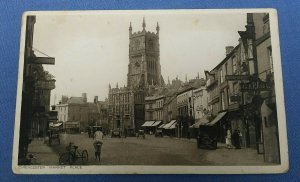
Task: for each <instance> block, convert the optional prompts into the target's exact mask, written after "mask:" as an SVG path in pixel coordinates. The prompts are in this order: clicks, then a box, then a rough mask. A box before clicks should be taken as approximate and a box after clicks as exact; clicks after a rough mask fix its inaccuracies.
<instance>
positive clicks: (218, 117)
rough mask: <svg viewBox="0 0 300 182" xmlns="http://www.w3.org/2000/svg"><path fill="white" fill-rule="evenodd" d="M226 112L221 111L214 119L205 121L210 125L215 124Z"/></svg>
mask: <svg viewBox="0 0 300 182" xmlns="http://www.w3.org/2000/svg"><path fill="white" fill-rule="evenodd" d="M226 113H227V112H221V113H219V114H218V115H217V117H216V118H215V119H214V120H212V121H211V122H209V123H207V124H206V125H208V126H212V125H214V124H216V123H217V122H218V121H220V120H221V119H222V118H223V117H224V116H225V114H226Z"/></svg>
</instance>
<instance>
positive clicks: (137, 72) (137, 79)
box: [127, 18, 163, 89]
mask: <svg viewBox="0 0 300 182" xmlns="http://www.w3.org/2000/svg"><path fill="white" fill-rule="evenodd" d="M162 82H163V81H162V76H161V67H160V58H159V25H158V23H157V26H156V33H155V32H149V31H146V22H145V18H143V23H142V31H138V32H134V33H132V26H131V23H130V26H129V64H128V74H127V86H128V87H129V88H131V89H135V88H145V87H147V86H148V85H152V84H153V85H157V86H160V85H162Z"/></svg>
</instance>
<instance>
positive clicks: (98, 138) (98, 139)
mask: <svg viewBox="0 0 300 182" xmlns="http://www.w3.org/2000/svg"><path fill="white" fill-rule="evenodd" d="M102 144H103V133H102V131H101V129H100V128H97V131H96V132H95V134H94V148H95V157H96V158H97V157H99V161H100V153H101V146H102Z"/></svg>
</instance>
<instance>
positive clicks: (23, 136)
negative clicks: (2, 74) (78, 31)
mask: <svg viewBox="0 0 300 182" xmlns="http://www.w3.org/2000/svg"><path fill="white" fill-rule="evenodd" d="M35 22H36V17H35V16H27V17H26V35H25V36H26V37H25V49H24V70H23V85H22V86H23V87H22V106H21V121H20V138H19V156H18V157H19V164H22V159H24V158H26V153H27V149H28V145H29V143H30V140H31V139H32V138H34V137H40V138H44V137H46V136H47V131H48V128H49V120H48V112H49V110H50V93H51V90H52V89H54V88H55V79H54V77H53V76H52V75H51V74H50V73H48V72H47V71H45V70H44V68H43V66H42V65H43V64H52V65H53V64H54V63H55V58H50V57H46V58H45V57H37V56H36V55H35V53H34V50H33V32H34V24H35ZM45 60H47V61H45Z"/></svg>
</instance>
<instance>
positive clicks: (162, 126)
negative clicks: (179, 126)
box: [158, 124, 166, 128]
mask: <svg viewBox="0 0 300 182" xmlns="http://www.w3.org/2000/svg"><path fill="white" fill-rule="evenodd" d="M165 125H166V124H162V125H160V126H159V127H158V128H164V126H165Z"/></svg>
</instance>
